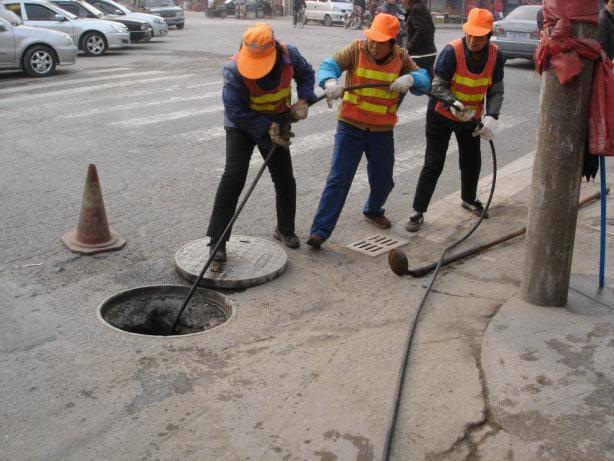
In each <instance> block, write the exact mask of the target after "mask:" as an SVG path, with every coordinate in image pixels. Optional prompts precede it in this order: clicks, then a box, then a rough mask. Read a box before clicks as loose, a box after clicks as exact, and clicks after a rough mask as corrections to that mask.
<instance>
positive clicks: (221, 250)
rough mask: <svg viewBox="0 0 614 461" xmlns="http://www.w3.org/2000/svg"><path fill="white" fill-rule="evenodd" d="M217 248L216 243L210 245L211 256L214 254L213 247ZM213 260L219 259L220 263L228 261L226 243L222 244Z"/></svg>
mask: <svg viewBox="0 0 614 461" xmlns="http://www.w3.org/2000/svg"><path fill="white" fill-rule="evenodd" d="M214 248H215V243H214V244H213V245H211V246H210V247H209V257H211V255H212V254H213V249H214ZM213 261H217V262H218V263H225V262H226V244H225V243H224V244H222V245H220V247H219V248H218V249H217V252H216V253H215V256H214V257H213Z"/></svg>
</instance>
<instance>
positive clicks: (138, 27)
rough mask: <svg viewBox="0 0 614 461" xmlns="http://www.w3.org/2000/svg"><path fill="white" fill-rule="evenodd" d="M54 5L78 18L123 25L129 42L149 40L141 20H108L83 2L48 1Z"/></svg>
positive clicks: (148, 31) (77, 0)
mask: <svg viewBox="0 0 614 461" xmlns="http://www.w3.org/2000/svg"><path fill="white" fill-rule="evenodd" d="M49 1H50V2H51V3H53V4H54V5H57V6H59V7H60V8H62V9H63V10H65V11H68V12H69V13H72V14H74V15H75V16H78V17H79V18H90V19H102V20H105V21H114V22H119V23H120V24H123V25H124V26H126V27H127V28H128V32H130V41H131V42H148V41H149V40H151V30H150V29H149V24H148V23H147V21H145V20H143V19H126V18H109V17H107V16H105V15H104V13H103V12H102V11H100V10H99V9H97V8H95V7H93V6H92V5H90V4H89V3H87V2H85V1H84V0H49Z"/></svg>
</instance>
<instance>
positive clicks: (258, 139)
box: [207, 23, 317, 262]
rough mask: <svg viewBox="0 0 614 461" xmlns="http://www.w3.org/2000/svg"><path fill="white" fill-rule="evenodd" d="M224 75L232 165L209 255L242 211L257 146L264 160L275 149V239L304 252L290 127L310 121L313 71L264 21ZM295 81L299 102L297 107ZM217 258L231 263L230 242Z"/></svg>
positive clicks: (214, 215)
mask: <svg viewBox="0 0 614 461" xmlns="http://www.w3.org/2000/svg"><path fill="white" fill-rule="evenodd" d="M223 75H224V87H223V89H222V101H223V103H224V129H225V130H226V165H225V167H224V173H223V174H222V178H221V180H220V184H219V186H218V188H217V193H216V195H215V202H214V204H213V210H212V212H211V219H210V221H209V228H208V229H207V236H209V237H210V241H209V246H210V247H211V248H210V250H209V251H210V252H211V251H213V247H214V246H215V245H216V244H217V242H218V241H219V239H220V238H221V236H222V234H223V232H224V229H226V226H227V225H228V223H229V222H230V220H231V219H232V216H233V214H234V212H235V209H236V208H237V202H238V201H239V195H241V191H242V190H243V186H245V180H246V177H247V172H248V169H249V162H250V159H251V157H252V153H253V152H254V147H255V146H258V149H259V150H260V153H261V154H262V157H263V158H266V156H267V155H268V153H269V152H270V151H271V149H273V148H275V152H274V153H273V156H272V157H271V161H270V162H269V164H268V168H269V172H270V173H271V179H273V184H274V185H275V204H276V209H277V226H276V227H275V230H274V233H273V237H274V238H276V239H277V240H280V241H281V242H282V243H283V244H284V245H285V246H287V247H289V248H298V247H299V245H300V242H299V239H298V237H297V236H296V234H295V233H294V217H295V213H296V181H295V180H294V174H293V172H292V159H291V157H290V150H289V149H288V147H289V145H290V123H294V122H296V121H298V120H302V119H305V118H307V113H308V105H309V103H311V102H314V101H315V100H316V99H317V96H316V95H315V93H314V92H313V90H314V84H315V73H314V71H313V68H312V67H311V65H310V64H309V63H308V62H307V61H306V60H305V58H303V57H302V56H301V54H300V53H299V51H298V50H297V49H296V48H295V47H293V46H291V45H286V44H283V43H280V42H278V41H277V40H275V36H274V34H273V29H272V28H271V26H269V25H268V24H264V23H259V24H255V25H254V26H252V27H250V28H249V29H247V31H246V32H245V33H244V34H243V37H242V41H241V48H240V49H239V52H238V53H236V54H235V55H234V56H233V57H232V58H231V59H229V60H228V62H227V63H226V65H225V66H224V74H223ZM293 79H294V81H295V82H296V87H297V93H298V102H296V103H295V104H293V105H291V99H292V80H293ZM229 234H230V233H229ZM229 234H228V235H226V237H225V240H228V238H230V235H229ZM215 260H216V261H220V262H223V261H226V242H224V244H223V245H222V246H220V248H219V249H218V251H217V253H216V255H215Z"/></svg>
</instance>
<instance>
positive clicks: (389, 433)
mask: <svg viewBox="0 0 614 461" xmlns="http://www.w3.org/2000/svg"><path fill="white" fill-rule="evenodd" d="M436 99H437V98H436ZM488 142H489V144H490V151H491V153H492V168H493V172H492V187H491V188H490V194H489V195H488V200H487V202H486V206H485V207H484V211H482V215H481V216H480V219H479V220H478V221H477V222H476V223H475V224H474V225H473V227H472V228H471V229H470V230H469V232H467V234H465V235H464V236H463V237H462V238H461V239H460V240H458V241H456V242H454V243H453V244H452V245H450V246H449V247H447V248H446V249H445V250H443V253H442V254H441V258H439V261H438V262H437V267H436V268H435V271H434V272H433V277H431V282H430V283H429V285H428V287H427V289H426V291H425V292H424V296H423V297H422V301H420V304H419V305H418V308H417V309H416V311H415V312H414V315H413V317H412V318H411V320H410V322H409V328H408V335H407V340H406V342H405V350H404V351H403V359H402V361H401V367H400V370H399V376H398V378H397V386H396V389H395V394H394V402H393V407H392V413H391V415H390V421H389V423H388V430H387V431H386V440H385V442H384V450H383V455H382V461H388V460H389V459H390V448H391V444H392V437H393V435H394V428H395V425H396V421H397V415H398V411H399V403H400V401H401V393H402V391H403V383H404V382H405V373H406V371H407V359H408V358H409V351H410V349H411V343H412V340H413V338H414V333H415V331H416V325H417V323H418V317H419V316H420V312H421V311H422V308H423V307H424V303H425V302H426V298H427V297H428V295H429V294H430V293H431V289H432V288H433V285H434V283H435V279H436V278H437V275H438V274H439V269H441V267H442V266H441V265H442V263H443V260H444V259H445V257H446V253H447V252H448V251H450V250H451V249H452V248H454V247H456V246H458V245H460V244H461V243H462V242H464V241H465V240H466V239H467V238H469V236H470V235H471V234H473V233H474V232H475V231H476V229H477V228H478V227H479V225H480V224H481V223H482V221H483V220H484V215H486V213H487V212H488V208H489V207H490V202H491V201H492V197H493V194H494V193H495V184H496V183H497V155H496V152H495V145H494V144H493V142H492V141H488Z"/></svg>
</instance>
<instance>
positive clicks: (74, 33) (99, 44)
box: [2, 0, 130, 56]
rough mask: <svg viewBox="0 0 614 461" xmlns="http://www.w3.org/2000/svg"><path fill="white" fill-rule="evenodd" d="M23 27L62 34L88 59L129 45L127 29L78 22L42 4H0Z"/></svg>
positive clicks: (13, 0) (19, 0)
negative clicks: (66, 35) (49, 30)
mask: <svg viewBox="0 0 614 461" xmlns="http://www.w3.org/2000/svg"><path fill="white" fill-rule="evenodd" d="M2 3H4V6H6V7H7V9H9V10H11V11H12V12H13V13H15V14H16V15H17V16H19V17H21V19H22V20H23V23H24V24H25V25H26V26H32V27H43V28H45V29H51V30H56V31H59V32H64V33H66V34H68V35H70V37H71V38H72V40H73V42H75V44H76V45H77V46H78V47H79V49H80V50H82V51H83V52H84V53H85V54H86V55H88V56H102V55H103V54H105V53H106V51H107V50H109V49H117V48H125V47H127V46H129V45H130V34H129V33H128V28H127V27H126V26H124V25H123V24H119V23H117V22H113V21H103V20H100V19H80V18H77V17H76V16H75V15H74V14H72V13H69V12H68V11H65V10H63V9H61V8H58V7H57V6H55V5H53V4H51V3H49V2H46V1H44V0H3V1H2Z"/></svg>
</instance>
